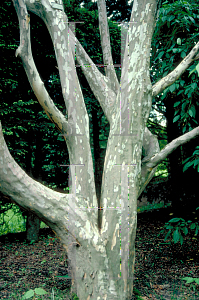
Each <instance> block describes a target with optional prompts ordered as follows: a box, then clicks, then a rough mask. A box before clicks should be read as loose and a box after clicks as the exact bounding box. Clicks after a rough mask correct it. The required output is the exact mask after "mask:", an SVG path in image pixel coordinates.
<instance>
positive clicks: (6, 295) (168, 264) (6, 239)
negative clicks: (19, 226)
mask: <svg viewBox="0 0 199 300" xmlns="http://www.w3.org/2000/svg"><path fill="white" fill-rule="evenodd" d="M170 210H171V209H170V208H166V209H160V210H159V211H152V212H143V213H139V214H138V226H137V236H136V263H135V280H134V284H135V292H136V294H137V293H140V295H141V297H142V298H139V299H144V300H159V299H162V300H175V299H177V300H180V299H183V300H184V299H190V300H194V299H198V300H199V288H198V286H196V285H194V284H193V285H192V287H191V286H189V285H187V284H185V281H183V280H181V278H183V277H199V264H198V262H199V248H198V246H199V245H198V240H197V239H196V238H194V237H193V236H187V237H186V238H185V240H184V243H183V245H182V246H181V245H180V244H179V243H178V244H172V243H171V244H169V243H168V241H167V243H165V242H164V235H162V234H161V235H159V236H158V234H159V233H160V230H161V227H162V226H163V225H164V222H166V221H168V220H169V219H170V218H171V217H170V216H169V213H170ZM67 270H68V269H67V257H66V256H65V254H64V250H63V248H62V246H61V244H60V242H59V240H58V239H57V238H56V237H55V236H54V233H53V232H52V231H51V230H50V229H49V228H44V229H41V233H40V240H39V242H37V243H34V244H27V243H26V242H25V233H24V232H23V233H10V234H8V235H5V236H0V299H2V300H3V299H6V300H8V299H12V300H21V299H22V295H23V294H24V293H25V292H26V291H28V290H29V289H35V288H39V287H42V288H43V289H45V290H46V291H47V292H49V294H48V295H45V296H42V299H64V300H69V299H78V298H77V297H74V296H72V295H71V294H70V292H69V287H70V285H71V281H70V279H66V278H59V277H56V276H65V275H67ZM52 288H53V289H54V298H53V297H52V298H51V295H50V294H51V293H52ZM194 289H195V291H194ZM137 291H138V292H137ZM35 299H38V298H35ZM135 299H136V298H135Z"/></svg>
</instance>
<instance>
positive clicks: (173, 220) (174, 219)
mask: <svg viewBox="0 0 199 300" xmlns="http://www.w3.org/2000/svg"><path fill="white" fill-rule="evenodd" d="M180 220H183V221H184V219H182V218H173V219H171V220H169V222H170V223H171V222H172V223H173V222H179V221H180Z"/></svg>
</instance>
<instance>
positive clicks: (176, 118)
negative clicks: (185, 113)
mask: <svg viewBox="0 0 199 300" xmlns="http://www.w3.org/2000/svg"><path fill="white" fill-rule="evenodd" d="M179 119H180V116H179V115H178V116H175V118H174V119H173V123H175V122H176V121H178V120H179Z"/></svg>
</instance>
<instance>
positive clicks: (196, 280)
mask: <svg viewBox="0 0 199 300" xmlns="http://www.w3.org/2000/svg"><path fill="white" fill-rule="evenodd" d="M181 279H182V280H185V281H186V283H187V284H190V285H191V287H192V289H193V290H194V291H195V290H196V286H195V283H196V284H199V278H194V277H184V278H181Z"/></svg>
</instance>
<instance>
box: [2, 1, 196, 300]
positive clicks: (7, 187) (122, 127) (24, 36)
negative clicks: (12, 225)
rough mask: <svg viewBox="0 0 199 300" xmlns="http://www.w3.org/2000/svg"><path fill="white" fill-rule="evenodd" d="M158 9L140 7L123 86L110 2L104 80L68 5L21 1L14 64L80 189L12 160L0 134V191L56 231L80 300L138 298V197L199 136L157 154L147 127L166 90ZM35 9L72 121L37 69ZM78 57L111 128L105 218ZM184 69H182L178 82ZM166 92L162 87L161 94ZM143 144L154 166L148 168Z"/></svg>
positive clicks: (153, 4)
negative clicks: (159, 72)
mask: <svg viewBox="0 0 199 300" xmlns="http://www.w3.org/2000/svg"><path fill="white" fill-rule="evenodd" d="M157 2H158V1H157V0H134V5H133V10H132V14H131V19H130V24H129V32H128V38H127V43H126V49H125V53H124V59H123V66H122V75H121V81H120V85H119V84H118V82H117V77H116V75H115V70H114V67H113V65H112V57H111V51H110V43H109V40H110V39H109V31H108V27H107V18H106V7H105V1H104V0H98V9H99V26H100V34H101V43H102V50H103V59H104V65H107V66H106V76H104V75H102V73H100V71H99V70H98V69H97V67H96V66H95V65H94V63H93V62H92V60H91V59H90V58H89V56H88V55H87V53H86V52H85V51H84V49H83V48H82V46H81V45H80V43H79V42H78V40H77V39H76V38H75V35H74V33H73V32H72V30H71V29H70V26H69V25H68V23H67V21H68V19H67V16H66V14H65V13H64V10H63V6H62V1H61V0H59V1H56V3H55V2H53V1H52V0H39V1H38V0H13V3H14V6H15V9H16V12H17V15H18V19H19V26H20V46H19V48H18V49H17V51H16V56H19V57H20V58H21V59H22V62H23V65H24V69H25V71H26V74H27V76H28V79H29V82H30V84H31V86H32V89H33V91H34V93H35V95H36V97H37V99H38V101H39V103H40V104H41V106H42V107H43V109H44V110H45V112H46V114H47V115H48V117H49V118H50V119H51V120H52V122H54V123H55V124H56V126H57V128H58V129H59V131H60V132H61V134H62V135H63V138H64V139H65V141H66V145H67V148H68V152H69V158H70V165H71V167H70V169H71V175H72V188H71V191H70V193H69V194H61V193H58V192H55V191H52V190H51V189H49V188H47V187H45V186H43V185H42V184H40V183H39V182H36V181H34V180H33V179H31V178H30V177H29V176H28V175H27V174H26V173H25V172H24V171H23V170H22V169H21V168H20V167H19V165H17V163H16V162H15V161H14V160H13V158H12V157H11V155H10V153H9V151H8V149H7V146H6V144H5V140H4V138H3V135H2V128H0V129H1V130H0V189H1V191H2V192H3V193H4V194H8V195H9V196H10V197H11V198H12V199H13V201H15V202H16V203H17V204H18V205H19V206H21V207H23V208H24V209H26V210H28V211H34V213H35V214H36V215H37V216H38V217H39V218H40V219H41V220H43V221H44V222H45V223H46V224H47V225H48V226H50V227H51V228H52V229H53V230H54V231H55V233H56V234H57V236H58V237H59V238H60V240H61V242H62V244H63V247H64V249H65V250H66V251H67V255H68V258H69V262H70V264H71V268H72V271H71V272H72V273H71V275H72V284H73V286H74V290H75V291H77V295H78V297H79V298H80V300H86V299H87V300H88V299H90V300H91V299H94V300H96V299H98V300H100V299H107V300H113V299H117V300H123V299H130V297H131V296H132V292H133V273H134V262H135V236H136V226H137V198H138V196H139V195H140V193H141V191H142V190H143V189H144V188H145V186H146V185H147V184H148V182H149V181H150V180H151V178H152V177H153V175H154V173H155V169H156V167H157V165H158V164H159V163H160V162H161V161H162V160H163V159H165V157H166V156H167V155H168V154H169V153H171V152H172V151H173V150H174V149H175V148H176V147H177V146H179V145H180V144H182V143H184V142H185V140H189V139H190V138H193V137H195V136H196V135H198V131H199V129H198V128H197V129H194V130H195V131H194V130H193V132H191V133H188V134H187V135H184V136H182V138H179V139H178V140H177V141H176V140H175V141H173V142H172V143H170V144H169V145H167V147H166V148H165V149H163V150H162V151H159V145H158V142H157V138H156V137H153V136H152V134H151V133H150V131H149V130H148V129H147V128H146V122H147V119H148V116H149V112H150V109H151V103H152V95H153V94H157V90H158V91H161V88H162V86H163V85H162V83H161V82H160V83H159V85H160V86H161V87H160V88H157V89H156V90H155V91H154V89H153V87H152V85H151V81H150V74H149V66H150V47H151V39H152V34H153V30H154V26H155V25H154V24H155V18H156V10H157ZM28 10H30V11H32V12H33V13H35V14H37V15H38V16H39V17H41V19H43V21H44V22H45V24H46V26H47V28H48V30H49V33H50V35H51V38H52V41H53V45H54V48H55V54H56V58H57V63H58V68H59V74H60V80H61V85H62V93H63V98H64V101H65V105H66V109H67V115H68V117H67V118H66V117H65V116H64V115H63V114H62V112H61V111H59V110H58V109H57V108H56V106H55V105H54V103H53V101H52V99H51V98H50V96H49V94H48V92H47V91H46V89H45V86H44V84H43V82H42V80H41V78H40V76H39V74H38V71H37V69H36V66H35V64H34V60H33V58H32V52H31V42H30V18H29V15H28ZM68 31H69V34H68ZM75 44H76V52H75ZM197 51H198V50H197ZM75 53H76V56H77V61H78V63H79V65H81V68H82V70H83V72H84V75H85V77H86V78H87V80H88V83H89V85H90V87H91V90H92V91H93V93H94V95H95V97H96V98H97V100H98V101H99V103H100V105H101V107H102V109H103V111H104V114H105V115H106V117H107V119H108V121H109V123H110V134H109V139H108V145H107V150H106V156H105V162H104V169H103V177H102V189H101V199H100V206H101V207H102V208H103V211H101V214H100V215H99V210H98V203H97V198H96V190H95V181H94V174H93V164H92V157H91V149H90V143H89V122H88V114H87V111H86V108H85V104H84V99H83V95H82V92H81V89H80V85H79V81H78V77H77V74H76V69H75V62H74V55H75ZM86 65H90V66H91V67H90V68H88V67H87V66H86ZM183 66H184V65H183ZM181 71H183V70H182V68H181V69H180V70H178V73H177V75H179V74H180V72H181ZM176 79H177V77H176ZM159 85H158V83H157V87H158V86H159ZM167 85H169V81H167V80H166V81H164V88H165V87H166V86H167ZM142 146H143V148H144V150H145V154H146V159H143V161H142V162H141V154H142ZM24 195H25V196H24ZM98 216H99V217H100V226H99V227H98V222H97V221H98ZM120 250H121V251H120Z"/></svg>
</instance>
